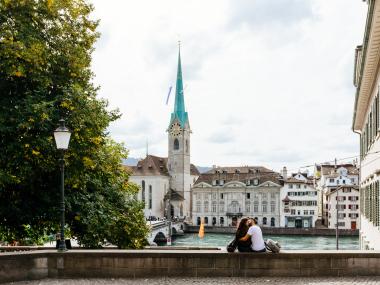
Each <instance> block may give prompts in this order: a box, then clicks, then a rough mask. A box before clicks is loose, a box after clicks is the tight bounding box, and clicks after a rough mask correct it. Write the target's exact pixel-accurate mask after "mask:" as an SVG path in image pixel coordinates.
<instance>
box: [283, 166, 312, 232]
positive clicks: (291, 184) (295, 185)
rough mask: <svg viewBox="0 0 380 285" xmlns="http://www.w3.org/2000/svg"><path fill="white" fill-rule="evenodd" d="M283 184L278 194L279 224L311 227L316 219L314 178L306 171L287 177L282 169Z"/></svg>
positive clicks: (292, 226)
mask: <svg viewBox="0 0 380 285" xmlns="http://www.w3.org/2000/svg"><path fill="white" fill-rule="evenodd" d="M283 179H284V185H283V187H282V188H281V192H280V193H281V194H280V199H281V202H280V205H281V208H280V211H281V220H280V226H281V227H286V228H313V227H315V225H316V221H317V220H318V201H319V195H318V191H317V189H316V188H315V187H314V178H313V177H308V176H307V174H306V173H297V174H293V175H291V177H287V174H286V170H285V171H283Z"/></svg>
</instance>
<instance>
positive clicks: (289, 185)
mask: <svg viewBox="0 0 380 285" xmlns="http://www.w3.org/2000/svg"><path fill="white" fill-rule="evenodd" d="M294 186H295V188H296V189H301V184H300V183H297V184H294ZM288 188H289V189H293V184H288ZM303 188H305V189H306V188H307V185H306V184H304V185H303Z"/></svg>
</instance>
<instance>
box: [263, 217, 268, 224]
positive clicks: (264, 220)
mask: <svg viewBox="0 0 380 285" xmlns="http://www.w3.org/2000/svg"><path fill="white" fill-rule="evenodd" d="M266 224H267V218H266V217H264V218H263V225H266Z"/></svg>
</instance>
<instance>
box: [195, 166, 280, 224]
mask: <svg viewBox="0 0 380 285" xmlns="http://www.w3.org/2000/svg"><path fill="white" fill-rule="evenodd" d="M280 189H281V176H280V174H279V173H276V172H274V171H272V170H269V169H267V168H265V167H261V166H244V167H215V168H213V169H212V170H210V171H208V172H206V173H203V174H201V175H200V176H199V178H198V179H197V181H196V182H195V184H194V186H193V187H192V195H193V199H192V200H193V224H194V225H199V224H200V223H201V220H202V219H203V220H204V222H205V225H209V226H236V225H237V223H238V221H239V220H240V218H241V217H245V216H247V217H252V218H254V217H256V218H258V221H259V224H260V225H261V226H264V227H279V226H280Z"/></svg>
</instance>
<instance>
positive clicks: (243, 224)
mask: <svg viewBox="0 0 380 285" xmlns="http://www.w3.org/2000/svg"><path fill="white" fill-rule="evenodd" d="M250 226H251V221H250V219H249V218H242V219H241V220H240V223H239V226H238V228H237V230H236V236H235V239H236V241H237V248H238V251H239V252H251V251H252V248H251V243H252V242H251V239H247V240H244V241H242V240H241V238H242V237H245V236H246V235H247V232H248V229H249V227H250Z"/></svg>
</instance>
